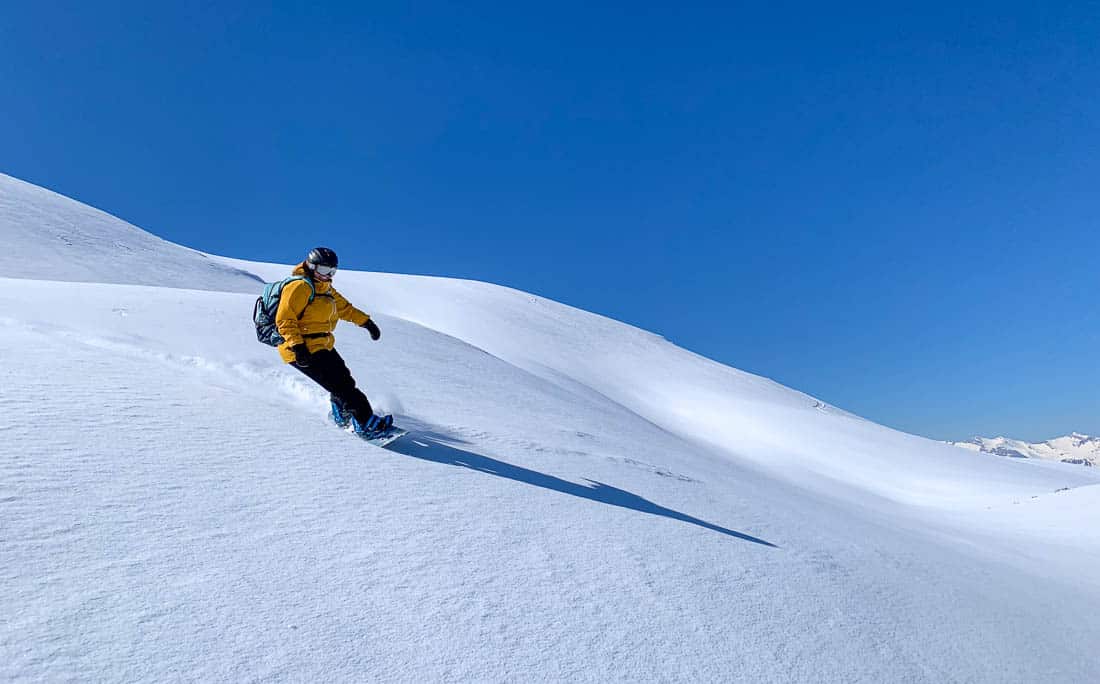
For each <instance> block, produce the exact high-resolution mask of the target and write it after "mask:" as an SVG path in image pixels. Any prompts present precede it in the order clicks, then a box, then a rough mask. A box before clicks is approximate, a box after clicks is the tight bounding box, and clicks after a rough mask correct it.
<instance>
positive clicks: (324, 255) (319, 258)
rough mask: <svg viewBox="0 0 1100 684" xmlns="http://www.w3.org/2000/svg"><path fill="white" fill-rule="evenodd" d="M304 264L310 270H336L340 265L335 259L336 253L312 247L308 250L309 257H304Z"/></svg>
mask: <svg viewBox="0 0 1100 684" xmlns="http://www.w3.org/2000/svg"><path fill="white" fill-rule="evenodd" d="M306 264H307V265H308V266H309V268H310V269H311V270H312V269H314V268H316V267H317V266H328V267H330V268H336V267H337V266H339V265H340V260H339V259H337V258H336V252H334V251H332V250H331V249H329V248H328V247H314V248H313V249H311V250H309V256H307V257H306Z"/></svg>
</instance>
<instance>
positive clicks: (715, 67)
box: [0, 2, 1100, 439]
mask: <svg viewBox="0 0 1100 684" xmlns="http://www.w3.org/2000/svg"><path fill="white" fill-rule="evenodd" d="M275 4H276V5H278V6H277V7H275V8H272V6H271V4H269V3H256V4H255V5H254V6H250V5H247V4H241V3H232V2H217V3H214V2H202V3H200V2H186V3H184V2H180V3H159V2H154V3H147V2H140V3H139V2H127V3H110V2H108V3H87V2H66V3H58V2H42V3H29V2H28V3H18V4H15V5H12V6H9V7H6V8H5V11H4V16H3V17H2V18H0V93H2V95H0V97H2V104H0V171H3V172H5V173H8V174H11V175H14V176H17V177H20V178H24V179H26V180H28V181H31V182H34V183H38V184H41V185H44V186H47V187H49V188H51V189H54V190H57V191H59V192H61V193H63V194H66V195H69V196H72V197H75V198H77V199H80V200H82V201H85V202H88V203H90V204H93V205H95V206H98V207H100V208H103V209H105V210H107V211H109V212H111V213H114V214H116V215H119V216H121V217H123V218H125V219H127V220H129V221H131V222H133V223H136V224H137V225H139V226H142V227H144V228H146V229H148V230H150V231H152V232H154V233H157V234H158V235H161V236H162V237H165V238H167V239H169V240H172V241H175V242H179V243H182V244H185V245H188V246H191V247H195V248H198V249H201V250H205V251H209V252H214V253H220V254H227V255H232V256H239V257H245V258H252V259H261V260H273V261H286V262H290V261H293V260H296V259H298V258H300V257H301V255H302V254H303V253H304V251H305V250H306V249H307V248H308V247H310V246H312V245H314V244H326V245H329V246H332V247H333V248H335V249H337V250H338V251H339V252H340V254H341V256H342V259H343V264H344V265H345V266H347V267H351V268H358V269H368V270H381V271H396V272H404V273H427V274H436V275H446V276H457V277H464V278H476V279H480V280H487V281H492V282H496V283H502V284H506V285H510V286H513V287H517V288H521V289H524V290H529V291H532V292H536V293H538V294H542V295H545V296H547V297H551V298H553V299H557V300H560V301H563V302H567V303H569V304H573V305H575V306H579V307H582V308H585V309H589V310H592V311H596V312H599V313H603V314H606V315H609V316H612V317H614V318H617V319H620V320H624V321H627V322H630V323H633V324H636V325H639V326H641V327H644V328H647V329H650V330H653V331H655V332H658V333H660V334H662V335H665V336H666V337H668V338H669V339H670V340H672V341H674V342H676V343H678V344H681V345H683V346H685V347H687V348H689V349H692V350H694V351H697V352H700V353H702V354H705V355H707V356H710V357H712V358H715V359H718V360H720V361H722V362H725V363H728V364H730V365H733V366H736V367H739V368H743V369H746V370H750V371H753V372H756V373H761V374H763V375H766V376H769V377H772V378H775V379H776V380H778V381H780V382H782V383H784V384H787V385H790V386H793V387H795V388H798V389H801V390H804V391H806V392H809V393H811V394H814V395H816V396H818V397H820V398H822V399H824V400H826V401H829V402H832V403H834V404H836V405H838V406H841V407H843V408H846V409H849V410H852V411H854V412H856V413H859V414H861V415H864V416H867V417H869V418H871V419H873V420H876V421H879V422H882V423H886V424H888V425H891V426H894V427H898V428H901V429H904V430H907V431H911V432H916V433H919V434H923V435H928V436H931V437H937V438H963V437H966V436H969V435H973V434H983V435H996V434H1008V435H1010V436H1016V437H1020V438H1026V439H1039V438H1048V437H1052V436H1055V435H1058V434H1063V433H1066V432H1069V431H1071V430H1078V431H1087V432H1092V433H1093V434H1100V318H1098V317H1097V315H1096V306H1097V301H1098V295H1100V288H1098V279H1100V271H1098V269H1100V260H1098V256H1100V197H1098V194H1097V191H1098V189H1100V98H1098V94H1100V8H1098V7H1097V6H1096V5H1095V4H1094V3H1087V4H1086V3H1047V2H1036V3H1013V2H1000V3H981V4H975V3H966V4H967V5H970V6H969V7H966V8H960V7H958V6H957V3H936V2H922V3H916V4H912V5H900V4H893V3H887V5H883V4H881V3H866V4H862V3H856V4H851V3H850V4H847V5H844V4H841V5H836V4H830V5H820V4H817V3H814V4H811V3H806V4H784V3H707V4H701V5H694V4H685V3H667V4H665V5H664V6H658V5H648V4H642V3H635V2H631V3H621V4H616V5H605V4H601V5H597V4H593V3H576V4H574V3H565V2H558V3H538V4H535V3H504V2H501V3H480V2H462V3H431V2H417V3H387V4H385V5H371V4H368V3H353V2H348V3H340V2H328V3H324V2H321V3H305V2H302V3H275ZM1088 5H1091V7H1089V6H1088ZM9 258H11V257H10V256H9ZM363 305H364V306H365V307H367V308H369V306H370V303H369V302H364V303H363Z"/></svg>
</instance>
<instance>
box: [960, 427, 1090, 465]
mask: <svg viewBox="0 0 1100 684" xmlns="http://www.w3.org/2000/svg"><path fill="white" fill-rule="evenodd" d="M949 443H950V444H954V445H955V446H957V447H962V448H964V449H970V450H971V451H984V452H986V453H990V454H996V455H997V456H1007V457H1009V458H1041V459H1043V460H1044V461H1061V462H1062V463H1073V464H1076V465H1084V466H1094V465H1097V464H1098V462H1100V437H1090V436H1089V435H1082V434H1080V433H1077V432H1074V433H1073V434H1070V435H1066V436H1065V437H1056V438H1055V439H1048V440H1047V441H1045V442H1037V443H1034V444H1032V443H1028V442H1021V441H1020V440H1017V439H1008V438H1007V437H992V438H991V437H975V438H974V439H971V440H969V441H967V442H949Z"/></svg>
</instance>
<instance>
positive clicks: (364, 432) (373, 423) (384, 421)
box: [351, 415, 393, 439]
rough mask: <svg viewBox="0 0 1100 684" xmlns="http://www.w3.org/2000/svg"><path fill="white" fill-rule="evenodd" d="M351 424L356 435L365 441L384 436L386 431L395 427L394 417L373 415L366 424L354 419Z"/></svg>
mask: <svg viewBox="0 0 1100 684" xmlns="http://www.w3.org/2000/svg"><path fill="white" fill-rule="evenodd" d="M351 424H352V427H353V428H354V429H355V434H357V435H359V436H360V437H362V438H363V439H371V438H373V437H377V436H379V435H381V434H383V433H384V432H385V431H386V430H389V429H390V428H391V427H393V416H379V415H372V416H371V417H370V418H368V419H367V422H366V423H360V422H359V421H358V420H356V419H355V418H352V419H351Z"/></svg>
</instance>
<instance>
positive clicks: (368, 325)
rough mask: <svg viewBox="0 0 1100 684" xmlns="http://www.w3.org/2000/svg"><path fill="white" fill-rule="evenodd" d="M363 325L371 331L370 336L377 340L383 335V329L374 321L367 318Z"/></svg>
mask: <svg viewBox="0 0 1100 684" xmlns="http://www.w3.org/2000/svg"><path fill="white" fill-rule="evenodd" d="M363 327H364V328H366V329H367V332H369V333H370V338H371V339H372V340H375V341H377V340H378V338H379V337H382V331H381V330H379V329H378V326H377V325H375V324H374V321H372V320H371V319H369V318H368V319H367V322H366V323H364V324H363Z"/></svg>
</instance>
